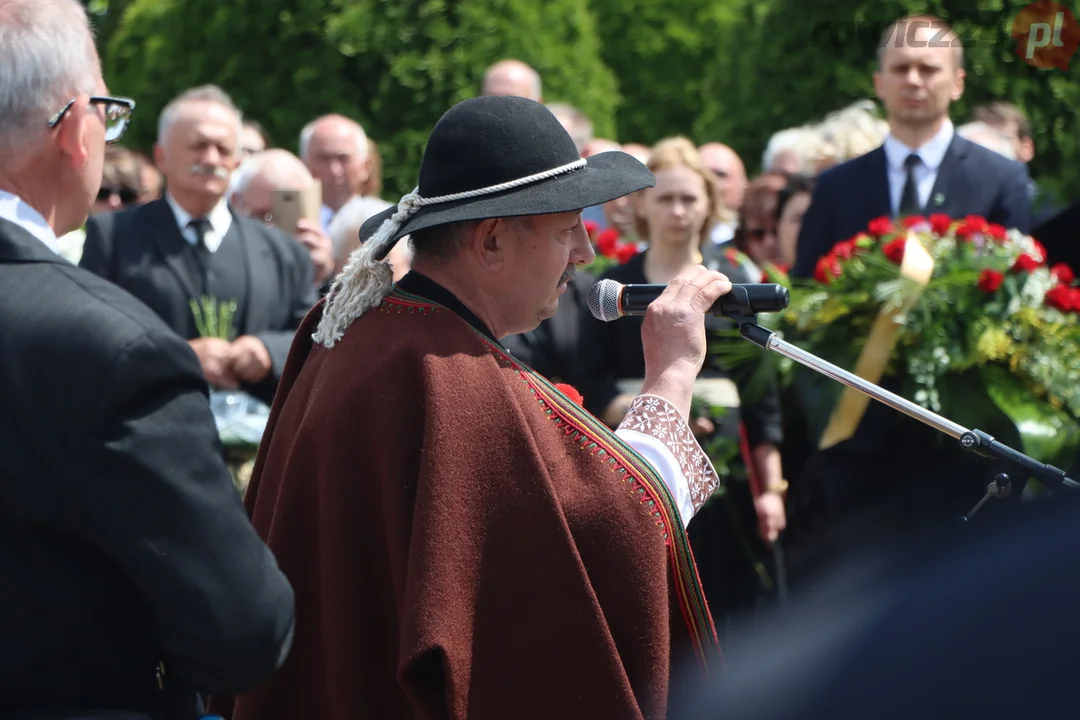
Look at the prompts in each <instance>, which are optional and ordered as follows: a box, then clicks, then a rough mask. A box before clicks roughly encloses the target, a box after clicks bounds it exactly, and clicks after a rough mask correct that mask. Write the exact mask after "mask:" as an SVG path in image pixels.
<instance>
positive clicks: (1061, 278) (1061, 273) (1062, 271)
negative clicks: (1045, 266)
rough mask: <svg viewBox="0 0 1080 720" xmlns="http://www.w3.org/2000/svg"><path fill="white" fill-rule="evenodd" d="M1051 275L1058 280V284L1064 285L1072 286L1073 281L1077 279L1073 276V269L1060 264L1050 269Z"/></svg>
mask: <svg viewBox="0 0 1080 720" xmlns="http://www.w3.org/2000/svg"><path fill="white" fill-rule="evenodd" d="M1050 274H1051V275H1053V276H1054V277H1056V278H1057V279H1058V282H1059V283H1061V284H1062V285H1072V284H1073V280H1075V279H1076V275H1074V274H1073V271H1072V268H1071V267H1069V266H1068V265H1066V264H1065V263H1058V264H1056V265H1054V266H1053V267H1052V268H1050Z"/></svg>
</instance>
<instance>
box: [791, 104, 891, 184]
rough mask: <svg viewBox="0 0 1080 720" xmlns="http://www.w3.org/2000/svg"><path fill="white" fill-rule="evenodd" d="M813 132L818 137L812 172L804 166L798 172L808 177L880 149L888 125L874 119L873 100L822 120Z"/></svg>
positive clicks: (844, 109) (848, 107) (852, 106)
mask: <svg viewBox="0 0 1080 720" xmlns="http://www.w3.org/2000/svg"><path fill="white" fill-rule="evenodd" d="M815 129H816V131H817V133H818V135H819V136H820V137H821V146H820V150H819V151H818V154H817V157H815V158H813V159H812V165H813V167H812V169H811V168H807V167H806V166H805V163H804V164H803V166H802V169H801V170H799V171H798V172H799V173H800V174H804V175H809V176H811V177H812V176H814V175H817V174H818V173H820V172H823V171H824V170H827V169H829V168H831V167H833V166H834V165H839V164H840V163H843V162H847V161H848V160H854V159H855V158H857V157H859V156H860V155H865V154H866V153H868V152H870V151H871V150H874V149H876V148H878V147H880V146H881V143H883V142H885V136H886V135H888V134H889V123H887V122H886V121H885V120H884V119H882V118H880V117H879V116H878V113H877V106H876V105H875V104H874V101H873V100H859V101H858V102H855V103H852V104H851V105H848V106H847V107H846V108H843V109H842V110H838V111H836V112H834V113H831V114H830V115H828V116H826V117H825V119H824V120H822V121H821V123H820V124H819V125H817V127H816V128H815ZM808 171H809V172H808Z"/></svg>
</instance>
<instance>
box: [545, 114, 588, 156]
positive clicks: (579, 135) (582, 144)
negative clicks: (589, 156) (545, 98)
mask: <svg viewBox="0 0 1080 720" xmlns="http://www.w3.org/2000/svg"><path fill="white" fill-rule="evenodd" d="M547 109H548V110H550V111H551V112H552V114H554V115H555V117H556V118H558V120H559V122H560V123H561V124H562V126H563V127H564V128H566V132H568V133H570V137H571V138H573V140H574V145H576V146H577V149H578V152H579V153H581V155H582V157H585V156H586V151H587V148H588V147H589V143H591V142H592V141H593V124H592V120H590V119H589V116H588V115H586V114H585V113H583V112H582V111H581V110H578V109H577V108H576V107H574V106H573V105H568V104H567V103H551V104H550V105H548V106H547Z"/></svg>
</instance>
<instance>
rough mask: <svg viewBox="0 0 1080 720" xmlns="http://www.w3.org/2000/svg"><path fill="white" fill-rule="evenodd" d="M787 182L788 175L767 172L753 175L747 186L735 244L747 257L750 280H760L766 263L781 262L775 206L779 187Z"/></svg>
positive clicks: (747, 270)
mask: <svg viewBox="0 0 1080 720" xmlns="http://www.w3.org/2000/svg"><path fill="white" fill-rule="evenodd" d="M787 182H788V176H787V175H779V174H776V173H767V174H765V175H761V176H759V177H756V178H754V180H753V181H752V182H751V183H750V184H749V185H748V186H747V188H746V195H745V197H744V198H743V204H742V208H740V210H739V227H738V229H736V231H735V239H734V244H735V247H736V248H737V249H738V250H740V251H742V252H743V253H744V254H745V255H746V256H747V257H748V258H750V263H749V264H747V266H746V268H745V269H746V272H747V275H749V277H751V278H753V280H751V282H760V278H761V274H762V272H763V270H764V268H765V266H766V265H768V264H770V263H771V264H773V265H776V264H782V257H783V256H782V254H781V252H780V238H779V237H778V236H777V218H776V209H777V201H778V199H779V196H780V191H781V190H783V189H784V187H785V186H786V185H787Z"/></svg>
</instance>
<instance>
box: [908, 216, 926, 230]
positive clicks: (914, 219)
mask: <svg viewBox="0 0 1080 720" xmlns="http://www.w3.org/2000/svg"><path fill="white" fill-rule="evenodd" d="M903 223H904V227H906V228H913V227H915V226H916V225H925V224H926V218H924V217H923V216H922V215H912V216H910V217H906V218H904V221H903Z"/></svg>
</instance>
